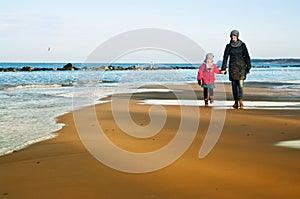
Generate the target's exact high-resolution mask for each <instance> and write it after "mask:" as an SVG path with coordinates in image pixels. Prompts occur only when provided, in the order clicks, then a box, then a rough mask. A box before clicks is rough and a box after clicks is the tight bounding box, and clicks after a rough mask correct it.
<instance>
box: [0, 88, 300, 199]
mask: <svg viewBox="0 0 300 199" xmlns="http://www.w3.org/2000/svg"><path fill="white" fill-rule="evenodd" d="M173 87H174V89H177V90H180V92H182V93H183V94H186V96H187V99H188V96H189V94H190V93H191V92H196V94H197V96H198V98H199V99H202V90H201V88H200V87H199V86H198V85H195V84H194V85H192V88H193V89H192V90H185V89H184V88H183V87H182V86H180V85H178V86H176V85H174V86H173ZM151 88H160V87H159V86H154V87H151ZM226 92H227V94H228V95H227V98H228V100H231V93H230V86H228V85H227V86H226ZM219 95H221V94H220V93H218V92H217V91H216V95H215V97H216V101H217V100H218V96H219ZM124 96H126V94H122V95H121V94H120V95H118V96H116V97H117V98H122V97H124ZM174 97H175V96H174V95H173V94H172V93H170V92H165V93H159V92H155V91H151V92H144V93H137V94H134V95H132V96H131V100H130V114H131V116H132V118H133V120H134V121H135V122H136V123H137V124H139V125H142V126H143V125H144V126H145V125H147V124H148V123H149V122H150V120H149V116H148V111H149V108H150V107H151V105H147V104H141V102H142V101H143V100H145V99H174ZM109 99H110V97H108V98H106V99H102V100H109ZM247 101H249V102H250V101H251V103H255V101H266V102H268V101H270V102H300V97H297V96H294V95H291V94H290V93H289V91H278V90H274V89H271V88H266V87H263V86H259V85H252V86H248V87H247V85H246V88H245V109H238V110H235V109H232V108H230V107H225V108H226V118H225V123H224V127H223V129H222V133H221V136H220V138H219V140H218V142H217V144H216V145H215V147H214V148H213V150H212V151H211V152H210V153H209V154H208V155H207V156H206V157H204V158H203V159H199V158H198V153H199V149H200V147H201V145H202V143H203V139H204V137H205V135H206V132H207V129H208V127H209V123H210V120H211V112H212V108H211V107H204V106H203V104H204V103H203V102H202V100H201V101H199V102H200V103H201V105H200V107H197V108H198V109H199V113H200V115H201V119H200V120H199V128H198V130H197V134H196V137H195V139H194V140H193V143H192V144H191V146H190V147H189V148H188V150H187V151H186V152H185V153H184V154H183V155H182V156H181V157H180V158H179V159H178V160H177V161H175V162H174V163H173V164H171V165H169V166H167V167H165V168H163V169H160V170H158V171H154V172H150V173H142V174H132V173H125V172H120V171H117V170H114V169H112V168H110V167H107V166H105V165H104V164H102V163H100V162H99V161H98V160H96V159H95V158H94V157H93V156H92V155H91V154H90V153H89V152H88V151H87V149H86V148H85V147H84V146H83V144H82V142H81V141H80V138H79V136H78V134H77V131H76V126H75V123H74V120H73V114H72V113H69V114H66V115H64V116H61V117H60V118H59V119H58V122H59V123H64V124H65V126H64V127H63V128H62V129H61V130H60V131H58V132H57V134H58V136H57V137H56V138H54V139H51V140H47V141H44V142H40V143H37V144H34V145H31V146H30V147H27V148H25V149H23V150H20V151H17V152H14V153H12V154H8V155H5V156H1V157H0V198H43V199H46V198H131V199H134V198H138V199H141V198H163V199H167V198H172V199H173V198H210V199H214V198H218V199H219V198H243V199H246V198H251V199H253V198H272V199H276V198H278V199H279V198H280V199H282V198H289V199H292V198H295V199H296V198H299V195H300V158H299V157H300V149H292V148H286V147H279V146H275V144H276V143H278V142H280V141H285V140H299V139H300V131H299V128H300V123H299V119H300V109H299V108H298V109H292V108H290V109H289V108H288V109H286V108H284V107H282V108H278V109H272V107H271V108H269V109H267V108H262V107H258V108H255V107H252V108H247ZM270 106H271V105H270ZM164 108H165V110H166V113H167V120H166V123H165V126H164V128H163V129H162V130H161V131H160V132H159V134H157V135H154V136H153V137H151V138H149V139H136V138H132V137H131V136H128V135H127V134H125V133H124V132H122V130H121V129H120V128H119V127H118V125H117V124H116V122H115V120H114V116H113V114H112V111H111V102H107V103H103V104H98V105H96V106H95V113H96V114H97V119H98V121H99V124H100V125H101V127H102V128H103V130H104V131H105V134H106V135H107V137H108V138H109V139H110V140H111V141H112V142H113V143H114V144H116V145H118V146H119V147H121V148H123V149H126V150H128V151H132V152H137V153H145V152H150V151H153V150H157V149H159V148H161V147H163V146H164V145H166V144H168V143H169V142H170V141H171V140H172V139H173V138H174V136H175V134H176V132H177V129H178V126H179V123H180V117H181V115H180V106H164ZM78 111H81V110H78ZM116 111H118V110H116ZM117 114H118V113H117ZM87 122H88V119H87ZM113 155H114V154H111V156H113Z"/></svg>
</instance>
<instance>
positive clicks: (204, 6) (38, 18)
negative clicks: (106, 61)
mask: <svg viewBox="0 0 300 199" xmlns="http://www.w3.org/2000/svg"><path fill="white" fill-rule="evenodd" d="M0 2H1V6H0V62H84V61H85V60H86V59H87V57H88V56H89V55H90V54H91V53H92V52H93V51H94V50H95V49H96V48H97V47H98V46H99V45H101V44H102V43H104V42H106V41H107V40H109V39H111V38H113V37H114V36H117V35H119V34H122V33H125V32H128V31H132V30H136V29H141V28H159V29H166V30H170V31H175V32H177V33H179V34H182V35H184V36H186V37H188V38H189V39H191V40H193V41H194V42H196V43H197V44H198V45H199V46H201V47H202V48H203V50H204V51H205V52H212V53H214V54H215V60H221V59H222V56H223V52H224V48H225V46H226V44H227V43H228V42H229V40H230V38H229V34H230V31H231V30H233V29H237V30H239V32H240V39H241V40H242V41H243V42H245V43H246V45H247V47H248V50H249V53H250V56H251V58H266V59H269V58H270V59H274V58H300V40H299V36H300V26H299V21H300V14H299V9H300V1H298V0H285V1H282V0H265V1H261V0H251V1H249V0H241V1H228V0H226V1H215V0H210V1H207V0H206V1H202V0H198V1H197V0H185V1H183V0H177V1H171V0H165V1H163V0H151V1H143V0H125V1H121V0H109V1H107V0H105V1H102V0H81V1H79V0H52V1H41V0H26V1H17V0H0ZM175 42H176V41H175ZM48 48H50V50H49V49H48ZM147 53H148V54H149V53H151V52H147ZM147 53H144V55H143V53H136V54H135V55H134V54H132V55H131V56H130V55H128V56H127V57H126V56H125V57H124V58H123V59H121V60H119V61H125V62H136V61H140V62H149V61H156V62H176V61H178V60H176V58H174V56H173V57H172V56H168V55H166V54H168V53H162V54H159V53H157V58H154V56H151V57H152V59H153V60H150V58H149V56H147V55H146V54H147ZM158 54H159V55H158ZM152 55H156V54H155V53H153V54H152ZM173 58H174V59H173ZM199 59H200V60H203V57H199Z"/></svg>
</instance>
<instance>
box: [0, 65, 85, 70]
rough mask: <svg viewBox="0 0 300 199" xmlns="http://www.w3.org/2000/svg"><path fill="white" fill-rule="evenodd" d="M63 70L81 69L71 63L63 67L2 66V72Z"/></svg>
mask: <svg viewBox="0 0 300 199" xmlns="http://www.w3.org/2000/svg"><path fill="white" fill-rule="evenodd" d="M63 70H79V68H76V67H74V66H73V65H72V64H71V63H68V64H66V65H64V66H63V67H62V68H34V67H31V66H24V67H22V68H12V67H10V68H0V72H22V71H27V72H33V71H63Z"/></svg>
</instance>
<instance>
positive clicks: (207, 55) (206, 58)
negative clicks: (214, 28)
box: [204, 53, 215, 62]
mask: <svg viewBox="0 0 300 199" xmlns="http://www.w3.org/2000/svg"><path fill="white" fill-rule="evenodd" d="M214 57H215V56H214V54H212V53H207V54H206V57H205V60H204V62H206V61H207V60H209V59H213V58H214Z"/></svg>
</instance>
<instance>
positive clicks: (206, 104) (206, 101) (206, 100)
mask: <svg viewBox="0 0 300 199" xmlns="http://www.w3.org/2000/svg"><path fill="white" fill-rule="evenodd" d="M204 103H205V106H208V99H207V98H205V99H204Z"/></svg>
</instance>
